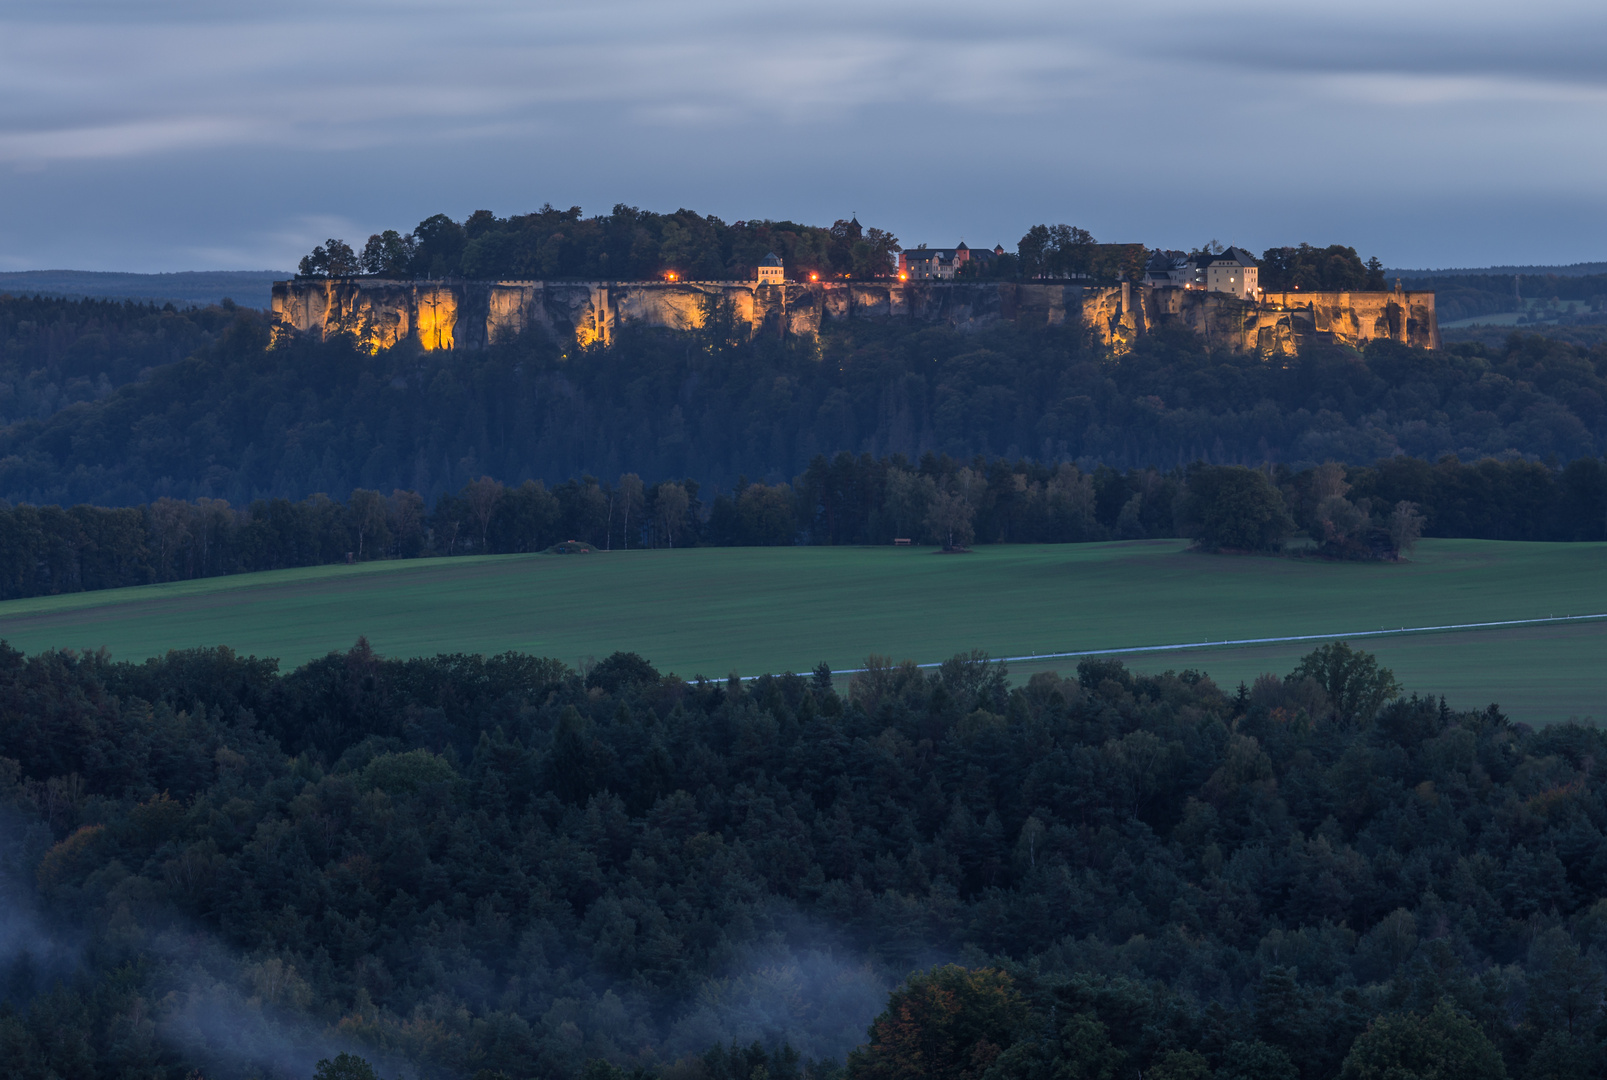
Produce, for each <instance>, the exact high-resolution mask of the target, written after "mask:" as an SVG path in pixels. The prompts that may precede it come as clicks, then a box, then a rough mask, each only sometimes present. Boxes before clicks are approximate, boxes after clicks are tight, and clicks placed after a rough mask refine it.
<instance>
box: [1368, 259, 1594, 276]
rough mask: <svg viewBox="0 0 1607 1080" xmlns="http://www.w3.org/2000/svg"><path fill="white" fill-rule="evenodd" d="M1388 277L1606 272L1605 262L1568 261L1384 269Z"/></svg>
mask: <svg viewBox="0 0 1607 1080" xmlns="http://www.w3.org/2000/svg"><path fill="white" fill-rule="evenodd" d="M1384 274H1385V275H1386V276H1388V277H1410V278H1426V277H1475V276H1479V275H1491V276H1493V275H1496V274H1533V275H1535V276H1536V277H1544V276H1545V275H1547V274H1555V275H1557V276H1558V277H1589V276H1590V275H1592V274H1607V262H1582V263H1569V264H1568V265H1567V266H1474V267H1455V268H1448V269H1445V270H1385V271H1384Z"/></svg>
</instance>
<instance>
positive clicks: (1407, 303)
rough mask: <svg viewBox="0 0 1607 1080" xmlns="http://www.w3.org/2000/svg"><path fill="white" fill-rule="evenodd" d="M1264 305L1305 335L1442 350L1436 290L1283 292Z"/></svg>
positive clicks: (1266, 297) (1343, 342) (1358, 343)
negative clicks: (1289, 319)
mask: <svg viewBox="0 0 1607 1080" xmlns="http://www.w3.org/2000/svg"><path fill="white" fill-rule="evenodd" d="M1262 302H1263V304H1265V305H1266V306H1268V307H1273V308H1277V309H1279V310H1282V311H1287V312H1289V313H1290V315H1291V317H1292V318H1293V319H1294V321H1295V323H1296V325H1298V326H1302V327H1303V332H1304V333H1306V334H1308V335H1312V336H1315V337H1317V338H1318V339H1320V340H1329V341H1333V342H1334V343H1336V344H1339V345H1354V346H1361V345H1365V344H1367V343H1368V342H1369V341H1378V340H1385V341H1398V342H1400V343H1401V344H1402V345H1411V346H1413V347H1415V348H1419V349H1437V348H1439V347H1440V322H1439V316H1438V314H1437V313H1436V311H1435V308H1434V294H1433V293H1431V292H1413V291H1408V290H1402V289H1396V290H1393V291H1388V292H1279V293H1266V294H1265V295H1264V296H1263V297H1262Z"/></svg>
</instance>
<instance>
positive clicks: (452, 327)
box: [273, 278, 1439, 356]
mask: <svg viewBox="0 0 1607 1080" xmlns="http://www.w3.org/2000/svg"><path fill="white" fill-rule="evenodd" d="M273 312H274V317H275V319H276V321H277V322H278V324H279V326H280V327H281V328H282V329H283V330H284V331H294V332H296V333H314V334H317V335H319V336H320V337H326V338H327V337H330V336H332V335H335V334H342V333H350V334H353V335H355V336H356V338H357V339H358V340H359V341H361V342H362V343H364V344H365V345H366V346H367V347H369V348H370V349H376V350H377V349H381V348H387V347H389V346H391V345H394V344H396V343H397V342H400V341H406V340H409V339H414V340H417V341H418V342H419V343H420V344H421V345H423V347H424V348H426V349H478V348H484V347H485V346H486V345H487V344H490V343H493V342H496V341H499V340H504V339H507V338H510V337H513V336H516V335H518V334H522V333H528V332H533V331H534V332H541V333H545V334H548V335H551V336H552V337H554V338H557V339H559V340H565V341H569V340H572V341H577V342H579V343H580V344H583V345H587V344H592V343H594V342H608V341H610V340H612V338H613V336H614V334H615V332H616V331H617V330H618V328H619V327H621V326H624V325H627V324H634V325H641V326H654V327H663V328H666V329H672V330H695V329H698V328H700V327H702V326H704V325H705V324H706V323H707V321H708V320H709V319H710V318H711V317H713V316H716V315H719V316H720V317H722V318H729V319H730V320H731V322H732V324H733V325H734V326H735V327H736V328H738V330H739V332H744V333H747V334H750V335H754V336H757V335H760V334H774V335H777V336H784V335H788V334H813V333H817V332H818V331H819V330H820V327H821V325H822V324H823V323H825V322H826V321H828V320H834V319H907V320H910V321H912V322H921V323H928V324H932V325H942V326H948V327H952V328H954V329H959V330H975V329H980V328H982V327H986V326H989V325H992V324H995V323H999V322H1010V323H1015V324H1018V325H1022V326H1061V325H1065V324H1066V323H1068V322H1071V323H1073V324H1080V325H1082V326H1085V327H1087V328H1088V329H1089V331H1090V333H1091V334H1092V336H1093V337H1094V338H1095V339H1096V340H1098V341H1101V342H1103V343H1105V344H1107V345H1110V346H1112V347H1113V348H1115V349H1116V350H1117V351H1119V352H1120V351H1126V350H1127V349H1129V348H1131V347H1132V345H1133V343H1134V342H1135V341H1136V340H1138V338H1140V337H1142V336H1144V335H1145V334H1147V333H1149V332H1150V330H1151V329H1152V328H1154V327H1157V326H1161V325H1166V324H1176V325H1179V326H1183V327H1186V328H1188V329H1190V330H1192V331H1194V332H1196V333H1198V334H1199V335H1200V336H1201V337H1203V338H1204V339H1205V340H1206V342H1207V343H1209V344H1210V345H1211V346H1212V347H1213V348H1217V349H1222V350H1225V351H1230V352H1248V353H1257V354H1260V355H1262V356H1284V355H1291V354H1293V353H1294V351H1295V350H1296V349H1297V347H1298V346H1299V345H1301V344H1303V343H1306V342H1312V341H1331V342H1335V343H1338V344H1344V345H1363V344H1366V343H1367V342H1368V341H1372V340H1374V339H1376V338H1388V339H1390V340H1395V341H1401V342H1403V343H1406V344H1411V345H1418V346H1422V347H1425V348H1437V347H1438V346H1439V326H1438V323H1437V322H1436V320H1435V316H1434V294H1433V293H1420V292H1411V293H1407V292H1398V291H1397V292H1378V293H1278V294H1269V295H1268V296H1267V297H1266V298H1265V299H1264V301H1263V302H1261V303H1254V302H1248V301H1242V300H1238V299H1236V298H1234V297H1232V296H1229V295H1227V294H1224V293H1207V292H1200V291H1196V290H1183V289H1157V290H1153V291H1151V290H1149V289H1145V288H1143V287H1141V286H1138V285H1127V284H1123V285H1119V286H1099V287H1095V286H1083V285H1074V284H1065V283H1056V282H975V283H971V282H922V283H919V284H910V283H904V284H892V283H887V284H883V283H878V282H814V283H808V284H791V283H788V284H782V285H757V284H755V283H753V282H746V281H743V282H734V281H714V282H674V283H670V282H627V283H617V282H615V283H604V282H543V281H386V280H379V279H373V278H344V279H336V280H312V279H309V280H298V281H281V282H278V283H276V284H275V285H274V287H273Z"/></svg>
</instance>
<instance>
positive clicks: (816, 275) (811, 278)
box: [809, 274, 820, 281]
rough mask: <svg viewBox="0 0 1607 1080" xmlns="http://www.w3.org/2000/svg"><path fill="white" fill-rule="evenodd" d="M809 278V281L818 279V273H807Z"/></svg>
mask: <svg viewBox="0 0 1607 1080" xmlns="http://www.w3.org/2000/svg"><path fill="white" fill-rule="evenodd" d="M809 280H810V281H819V280H820V275H819V274H810V275H809Z"/></svg>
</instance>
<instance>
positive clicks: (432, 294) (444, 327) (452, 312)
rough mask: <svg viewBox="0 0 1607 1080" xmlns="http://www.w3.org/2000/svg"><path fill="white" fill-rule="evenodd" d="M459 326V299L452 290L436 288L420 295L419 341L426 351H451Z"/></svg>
mask: <svg viewBox="0 0 1607 1080" xmlns="http://www.w3.org/2000/svg"><path fill="white" fill-rule="evenodd" d="M457 324H458V298H457V294H456V293H454V292H453V291H452V290H451V289H448V288H445V287H442V286H436V287H434V288H430V289H420V290H419V293H418V340H419V344H421V345H423V346H424V348H425V350H426V351H430V350H434V349H450V348H451V347H452V344H453V340H454V339H453V336H452V331H453V330H454V329H455V328H456V327H457Z"/></svg>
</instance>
